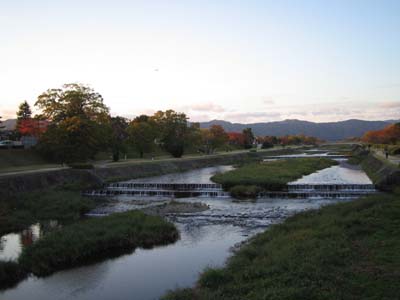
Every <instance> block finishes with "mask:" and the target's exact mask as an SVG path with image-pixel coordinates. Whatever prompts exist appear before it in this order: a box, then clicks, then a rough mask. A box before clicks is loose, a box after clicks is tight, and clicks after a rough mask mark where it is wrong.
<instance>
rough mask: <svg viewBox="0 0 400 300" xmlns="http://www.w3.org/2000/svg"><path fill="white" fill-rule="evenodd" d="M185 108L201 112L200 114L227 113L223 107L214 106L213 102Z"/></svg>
mask: <svg viewBox="0 0 400 300" xmlns="http://www.w3.org/2000/svg"><path fill="white" fill-rule="evenodd" d="M184 108H186V109H185V110H192V111H200V112H214V113H221V112H225V111H226V110H225V109H224V108H223V107H222V106H220V105H217V104H214V103H212V102H205V103H197V104H192V105H189V106H186V107H184Z"/></svg>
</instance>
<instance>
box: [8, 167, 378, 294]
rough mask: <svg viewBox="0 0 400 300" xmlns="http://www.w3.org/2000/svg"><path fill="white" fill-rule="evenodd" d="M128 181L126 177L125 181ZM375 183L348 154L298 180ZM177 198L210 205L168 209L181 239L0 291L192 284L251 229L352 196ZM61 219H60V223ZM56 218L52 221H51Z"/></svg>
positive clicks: (18, 238)
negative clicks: (180, 211) (178, 211)
mask: <svg viewBox="0 0 400 300" xmlns="http://www.w3.org/2000/svg"><path fill="white" fill-rule="evenodd" d="M230 168H231V167H227V166H221V167H212V168H204V169H199V170H193V171H190V172H185V173H181V174H170V175H164V176H158V177H153V178H146V179H138V180H132V181H130V182H129V183H139V182H140V183H144V182H146V183H152V182H153V183H202V184H207V183H211V182H210V181H209V178H210V177H211V176H212V175H213V174H214V173H215V172H223V171H226V170H229V169H230ZM125 183H127V182H125ZM309 183H314V184H324V185H326V184H328V185H329V184H336V185H338V184H344V185H346V184H347V185H350V184H351V185H358V186H355V187H356V188H357V187H360V186H361V185H369V184H371V182H370V180H369V179H368V177H367V176H366V175H365V174H364V173H363V172H362V171H361V170H360V169H359V168H358V167H354V166H350V165H348V164H346V163H345V162H342V163H341V164H340V165H339V166H334V167H331V168H328V169H325V170H322V171H319V172H316V173H314V174H311V175H308V176H305V177H303V178H302V179H300V180H299V181H297V182H294V183H293V184H294V185H296V186H297V187H298V188H301V185H304V184H309ZM166 201H170V198H168V197H167V198H165V197H161V198H160V197H143V198H141V197H137V196H130V195H127V194H122V195H117V196H114V197H113V200H112V201H111V202H110V203H108V204H107V205H104V206H102V207H98V208H97V209H95V210H94V211H92V212H91V214H92V215H102V214H108V213H112V212H116V211H125V210H129V209H136V208H144V207H148V206H151V205H159V204H160V203H164V202H166ZM176 201H183V202H199V201H201V202H203V203H206V204H207V205H208V206H209V207H210V209H209V210H206V211H202V212H198V213H186V214H170V215H168V216H167V218H169V219H170V220H171V221H173V222H174V223H175V224H176V225H177V227H178V229H179V231H180V232H181V239H180V240H179V241H178V242H176V243H175V244H173V245H168V246H164V247H157V248H154V249H147V250H144V249H138V250H136V251H135V252H134V253H131V254H128V255H124V256H121V257H118V258H115V259H109V260H106V261H104V262H100V263H96V264H93V265H89V266H84V267H80V268H75V269H71V270H66V271H61V272H58V273H55V274H53V275H51V276H49V277H45V278H36V277H34V276H31V277H29V278H28V279H26V280H25V281H23V282H21V283H20V284H19V285H18V286H17V287H15V288H13V289H10V290H6V291H4V292H1V293H0V299H8V300H22V299H30V300H46V299H54V300H56V299H83V300H94V299H96V300H106V299H113V300H119V299H121V300H125V299H140V300H147V299H158V298H159V297H160V296H161V295H163V294H164V293H165V292H166V291H167V290H169V289H174V288H176V287H186V286H191V285H193V284H194V283H195V282H196V280H197V278H198V275H199V273H200V272H201V271H202V270H204V268H205V267H207V266H221V265H223V263H224V262H225V260H226V258H227V257H228V256H229V255H231V251H230V250H231V249H232V248H233V247H235V245H238V244H239V243H241V242H243V241H245V240H246V239H247V238H248V237H250V236H252V235H254V234H256V233H258V232H260V231H263V230H265V228H266V227H268V226H269V225H271V224H274V223H277V222H281V221H282V220H284V219H285V218H287V217H288V216H290V215H293V214H294V213H297V212H300V211H303V210H308V209H316V208H319V207H321V206H322V205H327V204H332V203H335V202H337V201H350V199H347V198H344V199H325V198H320V197H319V198H318V197H317V198H316V197H311V198H308V199H280V198H274V199H269V198H263V199H258V200H257V201H255V202H237V201H235V200H234V199H231V198H229V197H217V198H209V197H201V198H180V199H176ZM55 224H56V223H55ZM53 225H54V224H53ZM41 228H42V229H44V228H46V230H47V228H48V226H44V225H35V226H34V227H32V230H31V233H27V232H25V233H24V234H20V235H7V236H4V237H2V247H0V257H1V256H2V257H3V258H4V257H7V255H8V258H10V259H15V258H16V257H17V256H18V253H19V252H20V248H21V244H23V243H24V241H26V239H27V236H28V237H30V240H32V241H33V240H34V239H35V238H38V237H40V229H41Z"/></svg>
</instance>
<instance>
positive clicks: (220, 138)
mask: <svg viewBox="0 0 400 300" xmlns="http://www.w3.org/2000/svg"><path fill="white" fill-rule="evenodd" d="M201 133H202V140H203V147H204V149H205V152H206V153H208V154H210V153H213V152H214V151H215V150H216V149H217V148H218V147H221V146H223V145H225V144H226V143H227V142H228V139H229V137H228V134H227V133H226V132H225V130H224V128H223V127H222V126H221V125H212V126H211V127H210V128H209V129H203V130H202V132H201Z"/></svg>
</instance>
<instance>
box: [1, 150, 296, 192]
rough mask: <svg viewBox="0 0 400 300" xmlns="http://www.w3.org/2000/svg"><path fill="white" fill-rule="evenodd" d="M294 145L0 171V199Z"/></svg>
mask: <svg viewBox="0 0 400 300" xmlns="http://www.w3.org/2000/svg"><path fill="white" fill-rule="evenodd" d="M296 151H297V150H296V149H268V150H263V151H257V152H250V151H246V152H238V153H237V152H236V153H230V152H227V153H224V154H217V155H204V156H200V157H189V158H179V159H162V160H150V161H149V160H147V161H139V162H137V161H133V162H129V163H125V162H123V163H122V162H121V163H115V164H110V165H107V166H104V167H96V168H94V169H88V170H82V169H81V170H77V169H58V170H47V171H40V172H39V171H38V172H33V173H32V172H28V173H17V174H10V175H4V174H3V175H0V199H1V198H4V197H10V196H13V195H16V194H19V193H23V192H32V191H35V190H47V189H48V188H50V187H60V186H61V187H62V186H66V185H68V186H71V185H73V186H80V188H81V190H84V189H89V188H97V187H100V186H101V185H103V184H104V183H106V182H114V181H121V180H127V179H133V178H140V177H149V176H157V175H163V174H168V173H176V172H183V171H187V170H191V169H198V168H205V167H209V166H214V165H228V164H235V163H241V162H248V161H251V160H260V159H261V158H262V157H263V156H264V155H265V154H267V153H268V155H280V154H288V153H296Z"/></svg>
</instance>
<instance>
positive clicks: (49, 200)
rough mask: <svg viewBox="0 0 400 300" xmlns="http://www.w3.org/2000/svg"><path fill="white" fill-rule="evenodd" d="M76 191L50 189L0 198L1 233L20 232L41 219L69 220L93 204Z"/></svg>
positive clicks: (90, 207) (76, 217)
mask: <svg viewBox="0 0 400 300" xmlns="http://www.w3.org/2000/svg"><path fill="white" fill-rule="evenodd" d="M96 201H97V200H95V199H93V198H86V197H82V196H81V195H80V192H79V191H77V190H66V189H62V188H57V189H56V188H53V189H49V190H46V191H35V192H30V193H22V194H18V195H15V196H13V197H9V198H7V199H4V198H3V199H0V234H1V235H2V234H5V233H8V232H13V231H20V230H22V229H24V228H26V227H27V226H30V225H31V224H33V223H35V222H38V221H42V220H58V221H61V222H71V221H75V220H78V219H80V218H81V216H82V215H83V214H85V213H86V212H88V211H89V210H91V209H93V208H94V207H95V205H96Z"/></svg>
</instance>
